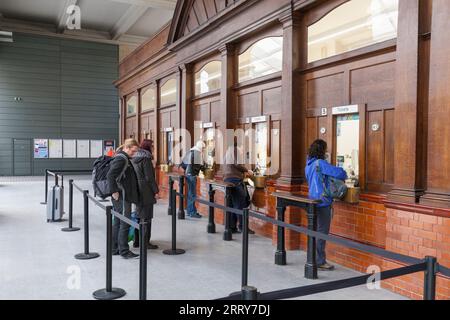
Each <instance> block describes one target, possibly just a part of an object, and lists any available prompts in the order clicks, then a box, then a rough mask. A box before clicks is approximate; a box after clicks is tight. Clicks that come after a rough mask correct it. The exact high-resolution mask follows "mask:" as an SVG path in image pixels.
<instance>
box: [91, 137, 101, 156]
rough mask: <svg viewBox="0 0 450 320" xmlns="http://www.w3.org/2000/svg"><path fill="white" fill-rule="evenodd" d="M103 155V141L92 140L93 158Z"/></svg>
mask: <svg viewBox="0 0 450 320" xmlns="http://www.w3.org/2000/svg"><path fill="white" fill-rule="evenodd" d="M102 155H103V141H102V140H91V158H99V157H101V156H102Z"/></svg>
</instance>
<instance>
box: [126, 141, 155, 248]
mask: <svg viewBox="0 0 450 320" xmlns="http://www.w3.org/2000/svg"><path fill="white" fill-rule="evenodd" d="M140 147H141V148H140V149H139V151H138V152H137V154H136V156H135V157H134V158H133V160H132V162H133V166H134V170H135V171H136V176H137V179H138V188H139V194H140V201H139V203H138V204H137V205H136V211H137V214H138V218H139V219H140V220H144V221H147V222H148V224H147V232H146V234H145V235H144V241H146V242H147V244H148V249H158V246H156V245H153V244H151V243H150V237H151V230H152V219H153V205H154V204H155V203H156V195H157V194H158V193H159V188H158V184H157V183H156V177H155V168H154V167H153V162H152V160H153V155H152V153H153V141H152V140H144V141H142V143H141V146H140ZM133 247H135V248H137V247H139V231H138V230H137V229H136V230H135V234H134V244H133Z"/></svg>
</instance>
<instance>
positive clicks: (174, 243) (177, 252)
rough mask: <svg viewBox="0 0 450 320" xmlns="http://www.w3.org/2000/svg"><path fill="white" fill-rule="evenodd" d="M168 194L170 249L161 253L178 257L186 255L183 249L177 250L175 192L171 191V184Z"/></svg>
mask: <svg viewBox="0 0 450 320" xmlns="http://www.w3.org/2000/svg"><path fill="white" fill-rule="evenodd" d="M169 192H170V202H171V203H170V208H171V210H172V248H171V249H167V250H164V251H163V253H164V254H167V255H171V256H173V255H180V254H184V253H186V251H185V250H183V249H177V217H176V201H177V200H176V196H177V194H176V191H175V190H174V189H173V184H172V185H171V189H170V190H169Z"/></svg>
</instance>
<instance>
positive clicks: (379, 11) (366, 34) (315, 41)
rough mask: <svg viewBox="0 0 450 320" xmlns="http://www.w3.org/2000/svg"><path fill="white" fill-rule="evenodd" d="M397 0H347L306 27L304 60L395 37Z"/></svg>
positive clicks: (311, 60) (321, 57) (323, 57)
mask: <svg viewBox="0 0 450 320" xmlns="http://www.w3.org/2000/svg"><path fill="white" fill-rule="evenodd" d="M398 2H399V1H398V0H351V1H348V2H346V3H344V4H343V5H341V6H339V7H337V8H336V9H334V10H333V11H331V12H330V13H329V14H327V15H326V16H325V17H323V18H322V19H320V20H319V21H318V22H316V23H314V24H313V25H311V26H309V27H308V62H314V61H317V60H321V59H325V58H328V57H331V56H335V55H338V54H342V53H345V52H348V51H352V50H355V49H359V48H363V47H366V46H369V45H372V44H376V43H380V42H383V41H387V40H391V39H395V38H396V37H397V23H398Z"/></svg>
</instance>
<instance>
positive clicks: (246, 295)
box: [242, 286, 258, 300]
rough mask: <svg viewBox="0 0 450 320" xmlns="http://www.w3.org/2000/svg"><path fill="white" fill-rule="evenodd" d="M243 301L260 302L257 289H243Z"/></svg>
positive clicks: (248, 287) (245, 287) (246, 287)
mask: <svg viewBox="0 0 450 320" xmlns="http://www.w3.org/2000/svg"><path fill="white" fill-rule="evenodd" d="M242 300H258V290H257V289H256V288H255V287H250V286H244V287H242Z"/></svg>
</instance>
